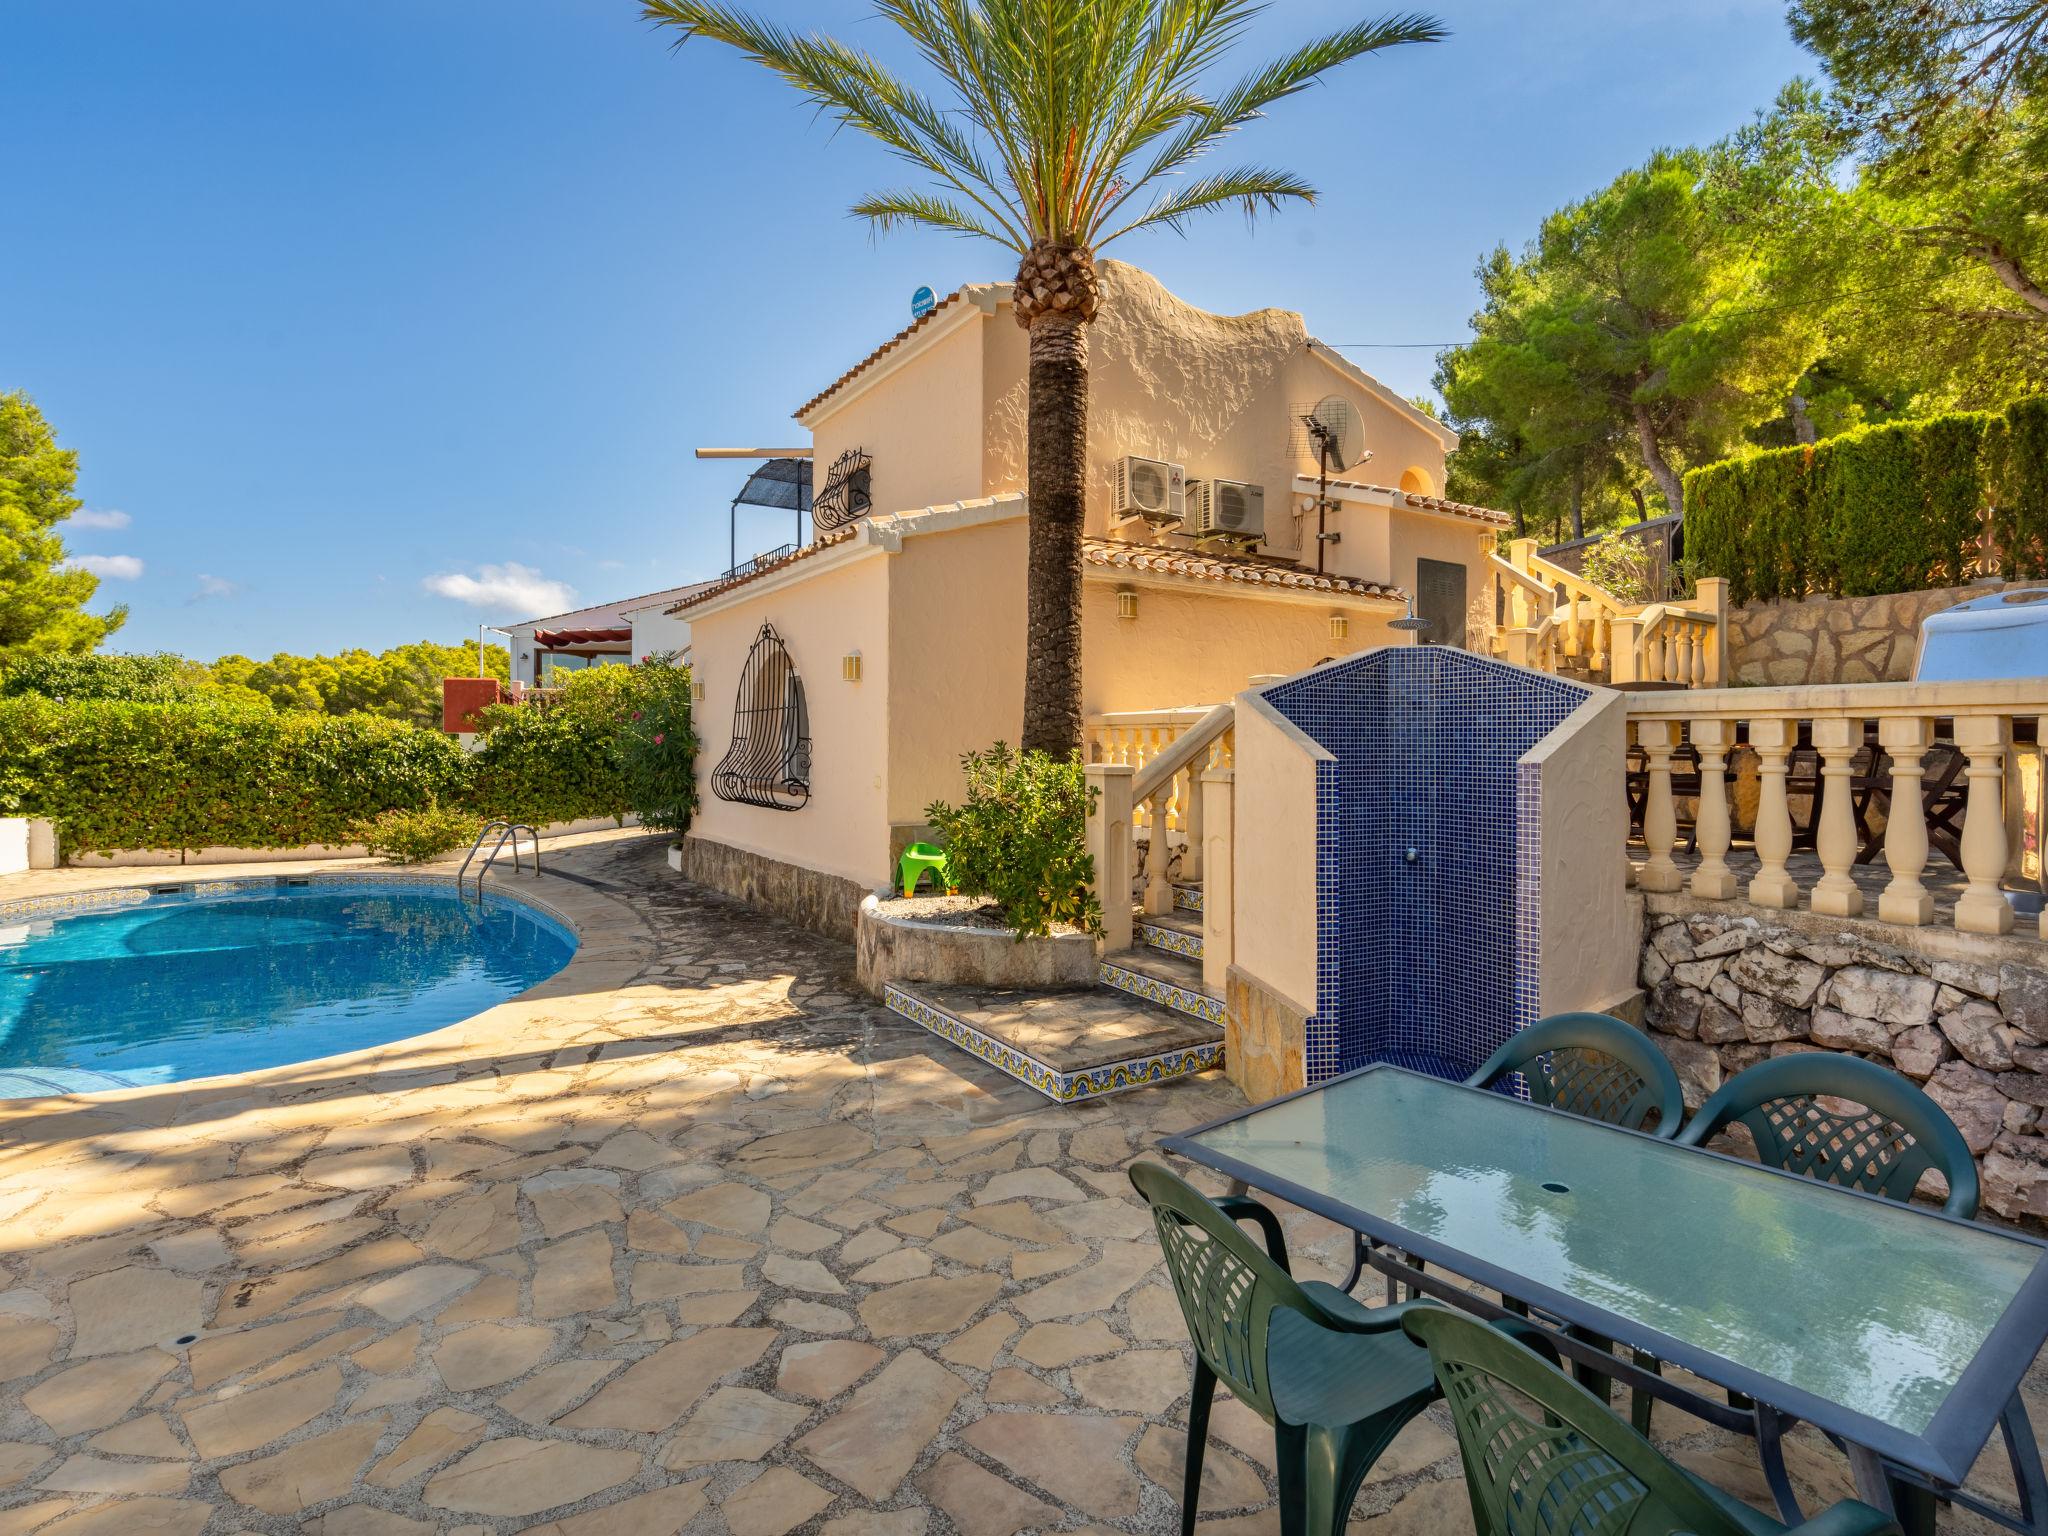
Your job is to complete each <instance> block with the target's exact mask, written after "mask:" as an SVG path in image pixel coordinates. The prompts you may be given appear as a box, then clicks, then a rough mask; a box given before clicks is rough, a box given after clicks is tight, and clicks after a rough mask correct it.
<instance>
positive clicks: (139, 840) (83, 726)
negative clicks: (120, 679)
mask: <svg viewBox="0 0 2048 1536" xmlns="http://www.w3.org/2000/svg"><path fill="white" fill-rule="evenodd" d="M0 742H6V743H7V744H8V750H7V751H6V752H5V753H0V760H4V761H5V763H6V767H5V769H4V770H0V802H12V804H11V805H9V806H8V808H9V809H10V810H13V811H16V812H20V813H25V814H27V815H31V816H47V817H49V818H50V819H51V820H53V821H55V822H56V823H57V828H58V835H59V837H60V839H61V840H62V843H63V845H64V846H65V847H66V848H68V849H71V850H73V851H75V852H80V853H84V852H93V851H105V850H113V849H123V848H166V849H171V848H175V849H190V848H206V847H215V846H229V847H241V848H297V847H302V846H304V845H306V844H308V843H346V842H349V841H351V840H352V838H353V835H354V829H355V828H356V826H357V825H358V824H359V823H361V822H363V821H365V820H367V819H369V818H371V817H374V816H376V815H378V814H380V813H381V812H384V811H387V810H392V809H417V808H420V807H423V806H428V805H432V804H434V803H436V802H437V801H440V802H454V801H456V800H459V799H460V798H461V797H462V794H463V791H464V788H465V785H466V781H467V778H468V774H469V763H468V760H467V759H466V758H465V757H464V755H463V752H462V749H461V748H460V747H459V746H457V745H456V744H455V742H454V741H453V740H452V739H451V738H450V737H447V736H444V735H442V734H441V733H440V732H438V731H424V730H420V729H418V728H417V727H414V726H409V725H404V724H401V723H399V722H397V721H389V720H377V719H372V718H370V717H368V716H364V715H347V716H324V715H304V714H279V713H277V712H275V711H273V710H271V709H269V708H268V707H265V706H248V705H238V704H228V703H222V704H207V705H203V706H194V705H192V704H136V703H128V702H125V701H122V700H94V701H88V702H83V703H79V702H60V701H58V700H54V699H48V698H42V697H39V696H36V695H24V696H21V697H17V698H10V699H0Z"/></svg>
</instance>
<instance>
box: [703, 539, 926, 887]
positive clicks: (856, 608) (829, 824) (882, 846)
mask: <svg viewBox="0 0 2048 1536" xmlns="http://www.w3.org/2000/svg"><path fill="white" fill-rule="evenodd" d="M855 548H856V549H857V550H858V551H859V554H858V555H857V557H856V558H853V559H852V560H851V561H850V563H844V564H841V563H837V561H836V559H835V557H836V556H838V555H839V554H840V553H841V552H840V551H832V552H828V553H827V554H825V555H822V556H819V557H818V558H819V560H820V562H821V567H820V568H818V569H814V570H812V571H810V572H808V573H806V578H805V579H804V580H803V581H801V582H796V583H791V584H788V585H783V584H779V583H776V582H773V581H769V582H763V583H762V584H761V585H762V588H763V590H762V591H761V592H760V593H759V594H758V595H747V592H746V589H744V588H743V589H742V591H741V594H740V595H737V596H736V597H735V598H734V599H733V600H732V602H731V603H730V605H729V606H722V607H720V608H719V609H718V610H717V611H715V612H709V613H705V612H694V611H693V617H692V623H691V654H692V658H693V662H692V665H693V676H694V678H695V680H696V681H698V682H700V683H702V684H703V687H704V698H703V702H702V703H701V704H700V705H699V706H698V709H697V717H696V723H697V734H698V739H699V742H700V745H699V748H698V753H697V781H698V794H699V798H700V802H701V805H700V809H699V811H698V813H697V819H696V821H695V823H694V824H693V825H692V826H691V829H690V835H691V836H692V837H701V838H708V839H710V840H712V841H714V842H719V843H724V844H727V845H728V846H731V847H735V848H742V849H745V850H747V851H749V852H753V853H760V854H765V855H767V856H769V857H770V858H775V859H781V860H784V861H787V862H789V863H793V864H801V865H803V866H804V867H806V868H809V869H815V870H821V871H823V872H825V873H827V874H831V875H838V876H840V877H842V878H844V879H848V880H854V881H858V882H860V883H861V884H862V885H863V886H864V887H866V888H870V889H871V888H872V887H873V886H875V885H877V884H879V883H880V882H881V881H882V879H883V878H884V877H885V876H886V874H887V872H888V866H889V819H888V800H887V780H886V773H887V767H886V765H887V763H888V756H889V753H888V739H887V738H888V716H887V712H886V701H887V699H888V697H889V655H890V650H889V643H888V642H889V603H888V595H889V594H888V581H889V571H888V565H889V562H888V559H887V557H886V556H885V555H884V554H883V553H882V552H881V551H880V550H878V549H870V548H868V547H867V546H865V545H859V546H855ZM849 553H851V551H849ZM825 561H833V562H834V563H833V564H832V565H830V566H824V565H823V564H822V562H825ZM764 622H766V623H772V624H773V625H774V626H775V628H776V631H777V633H779V634H780V635H781V636H782V642H783V644H784V645H785V646H786V647H787V648H788V650H789V656H790V660H791V662H792V663H793V664H794V665H795V667H796V672H797V675H798V676H799V677H801V678H802V679H803V684H804V699H805V702H806V704H807V706H808V708H809V710H810V725H811V742H812V771H811V800H810V803H809V804H808V805H807V806H805V807H804V808H803V809H802V810H800V811H793V812H792V811H771V810H764V809H762V808H760V807H758V806H750V805H735V804H733V803H732V802H730V801H726V800H720V799H719V798H718V797H717V796H715V795H714V794H712V792H711V772H712V770H713V769H714V768H715V767H716V766H717V764H718V761H719V759H720V758H721V757H723V756H724V755H725V751H726V748H727V747H728V746H729V745H730V744H731V741H732V712H733V700H734V696H735V693H736V691H737V689H738V686H739V678H740V671H741V669H742V668H743V667H744V666H745V664H746V658H747V652H748V650H749V649H750V648H751V647H752V645H753V643H754V637H755V635H756V634H757V633H759V631H760V628H761V625H762V624H763V623H764ZM854 650H857V651H859V652H861V655H862V673H863V675H862V678H861V681H859V682H857V683H848V682H844V681H842V680H841V676H840V672H841V666H840V663H841V658H843V657H844V656H845V655H846V654H847V652H849V651H854Z"/></svg>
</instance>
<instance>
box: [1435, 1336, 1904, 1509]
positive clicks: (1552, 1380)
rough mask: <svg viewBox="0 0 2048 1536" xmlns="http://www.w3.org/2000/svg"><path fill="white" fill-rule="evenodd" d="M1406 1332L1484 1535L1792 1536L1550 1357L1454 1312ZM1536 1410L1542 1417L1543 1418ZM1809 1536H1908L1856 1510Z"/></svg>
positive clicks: (1848, 1503) (1853, 1505) (1850, 1503)
mask: <svg viewBox="0 0 2048 1536" xmlns="http://www.w3.org/2000/svg"><path fill="white" fill-rule="evenodd" d="M1401 1326H1402V1327H1403V1328H1404V1329H1406V1330H1407V1332H1408V1334H1409V1336H1410V1337H1411V1338H1413V1339H1414V1340H1415V1341H1416V1342H1417V1343H1419V1344H1421V1345H1422V1346H1423V1347H1424V1348H1426V1349H1427V1350H1428V1351H1429V1357H1430V1362H1431V1364H1432V1365H1433V1367H1434V1368H1435V1371H1436V1379H1437V1383H1438V1385H1439V1386H1440V1387H1441V1388H1442V1389H1443V1394H1444V1399H1445V1401H1446V1402H1447V1403H1449V1405H1450V1409H1451V1418H1452V1419H1453V1421H1454V1422H1455V1423H1456V1424H1457V1428H1458V1451H1459V1454H1460V1455H1461V1456H1462V1458H1463V1459H1464V1463H1465V1491H1466V1493H1467V1495H1468V1496H1469V1497H1470V1498H1471V1501H1472V1524H1473V1527H1474V1529H1475V1530H1476V1531H1477V1532H1478V1536H1764V1533H1767V1532H1775V1533H1783V1532H1784V1531H1786V1530H1787V1527H1785V1526H1783V1525H1780V1524H1779V1523H1778V1522H1777V1521H1775V1520H1773V1519H1771V1518H1770V1517H1769V1516H1768V1515H1763V1514H1759V1513H1758V1512H1757V1511H1756V1510H1753V1509H1751V1508H1750V1507H1749V1506H1748V1505H1747V1504H1744V1503H1742V1502H1741V1501H1740V1500H1738V1499H1735V1498H1732V1497H1731V1496H1729V1495H1728V1494H1725V1493H1723V1492H1721V1491H1720V1490H1719V1489H1717V1488H1715V1487H1713V1486H1712V1485H1711V1484H1709V1483H1705V1482H1702V1481H1700V1480H1699V1479H1698V1478H1695V1477H1693V1476H1692V1475H1691V1474H1690V1473H1688V1472H1686V1471H1685V1470H1684V1469H1683V1468H1680V1467H1677V1466H1674V1465H1673V1464H1672V1463H1671V1462H1669V1461H1667V1460H1665V1459H1664V1457H1663V1456H1662V1455H1661V1454H1660V1453H1659V1452H1658V1451H1657V1449H1656V1447H1655V1446H1653V1445H1651V1444H1650V1442H1649V1441H1647V1440H1645V1439H1644V1438H1643V1437H1642V1436H1641V1435H1639V1434H1637V1433H1636V1432H1635V1431H1634V1430H1633V1429H1631V1428H1629V1427H1628V1425H1626V1424H1624V1423H1623V1422H1622V1421H1621V1420H1620V1419H1618V1418H1616V1417H1615V1416H1614V1415H1613V1414H1612V1413H1610V1412H1608V1410H1607V1408H1606V1405H1604V1404H1603V1403H1601V1402H1600V1400H1599V1399H1598V1398H1596V1397H1594V1396H1593V1394H1592V1393H1590V1392H1588V1391H1586V1390H1585V1389H1584V1388H1583V1387H1581V1386H1579V1385H1578V1384H1577V1383H1576V1382H1574V1381H1572V1380H1571V1379H1570V1378H1569V1377H1568V1376H1566V1375H1564V1373H1563V1372H1561V1371H1559V1370H1557V1369H1556V1368H1555V1367H1554V1366H1552V1365H1551V1364H1550V1363H1549V1362H1548V1361H1546V1360H1545V1359H1544V1358H1543V1357H1542V1356H1540V1355H1538V1354H1536V1353H1535V1352H1534V1351H1533V1350H1530V1349H1527V1348H1525V1347H1524V1346H1523V1345H1522V1344H1520V1343H1517V1342H1516V1341H1515V1340H1514V1339H1511V1338H1508V1337H1506V1336H1504V1335H1503V1334H1501V1333H1500V1332H1499V1331H1497V1330H1496V1329H1493V1328H1489V1327H1487V1326H1485V1325H1484V1324H1483V1323H1479V1322H1477V1321H1475V1320H1474V1319H1472V1318H1470V1317H1467V1316H1466V1315H1465V1314H1464V1313H1462V1312H1454V1311H1452V1310H1451V1309H1450V1308H1448V1307H1437V1306H1419V1307H1411V1308H1409V1309H1408V1310H1407V1312H1406V1315H1405V1316H1404V1317H1403V1318H1402V1321H1401ZM1532 1410H1533V1412H1532ZM1793 1529H1795V1530H1796V1531H1797V1533H1798V1536H1899V1528H1898V1526H1897V1525H1896V1524H1895V1523H1893V1521H1892V1520H1891V1519H1889V1518H1888V1517H1887V1516H1885V1515H1882V1514H1880V1513H1879V1512H1878V1511H1876V1510H1874V1509H1872V1508H1871V1507H1870V1506H1869V1505H1867V1504H1859V1503H1857V1502H1856V1501H1855V1500H1853V1499H1845V1500H1843V1501H1842V1502H1841V1503H1839V1504H1837V1505H1835V1506H1834V1507H1833V1508H1831V1509H1829V1510H1827V1511H1826V1512H1825V1513H1823V1514H1820V1515H1816V1516H1815V1517H1814V1518H1813V1519H1811V1520H1808V1521H1806V1522H1805V1523H1804V1524H1802V1525H1799V1526H1797V1527H1795V1528H1793Z"/></svg>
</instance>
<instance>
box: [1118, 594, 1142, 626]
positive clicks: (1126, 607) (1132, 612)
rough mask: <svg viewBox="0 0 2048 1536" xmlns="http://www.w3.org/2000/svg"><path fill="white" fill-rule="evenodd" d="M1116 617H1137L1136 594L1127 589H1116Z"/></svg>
mask: <svg viewBox="0 0 2048 1536" xmlns="http://www.w3.org/2000/svg"><path fill="white" fill-rule="evenodd" d="M1116 616H1117V617H1118V618H1120V619H1135V618H1136V617H1137V616H1138V594H1137V593H1136V592H1133V591H1132V590H1131V589H1130V588H1129V587H1118V588H1117V589H1116Z"/></svg>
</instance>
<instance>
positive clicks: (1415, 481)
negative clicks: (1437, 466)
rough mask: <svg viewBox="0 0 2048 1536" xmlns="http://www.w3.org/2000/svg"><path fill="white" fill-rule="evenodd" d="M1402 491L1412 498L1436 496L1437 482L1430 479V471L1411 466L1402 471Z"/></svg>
mask: <svg viewBox="0 0 2048 1536" xmlns="http://www.w3.org/2000/svg"><path fill="white" fill-rule="evenodd" d="M1401 489H1402V490H1404V491H1406V492H1407V493H1408V494H1409V495H1410V496H1434V495H1435V494H1436V481H1435V480H1434V479H1432V478H1431V477H1430V473H1429V471H1428V470H1426V469H1420V468H1417V467H1416V466H1415V465H1413V464H1411V465H1409V466H1408V467H1407V468H1406V469H1404V470H1402V471H1401Z"/></svg>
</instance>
